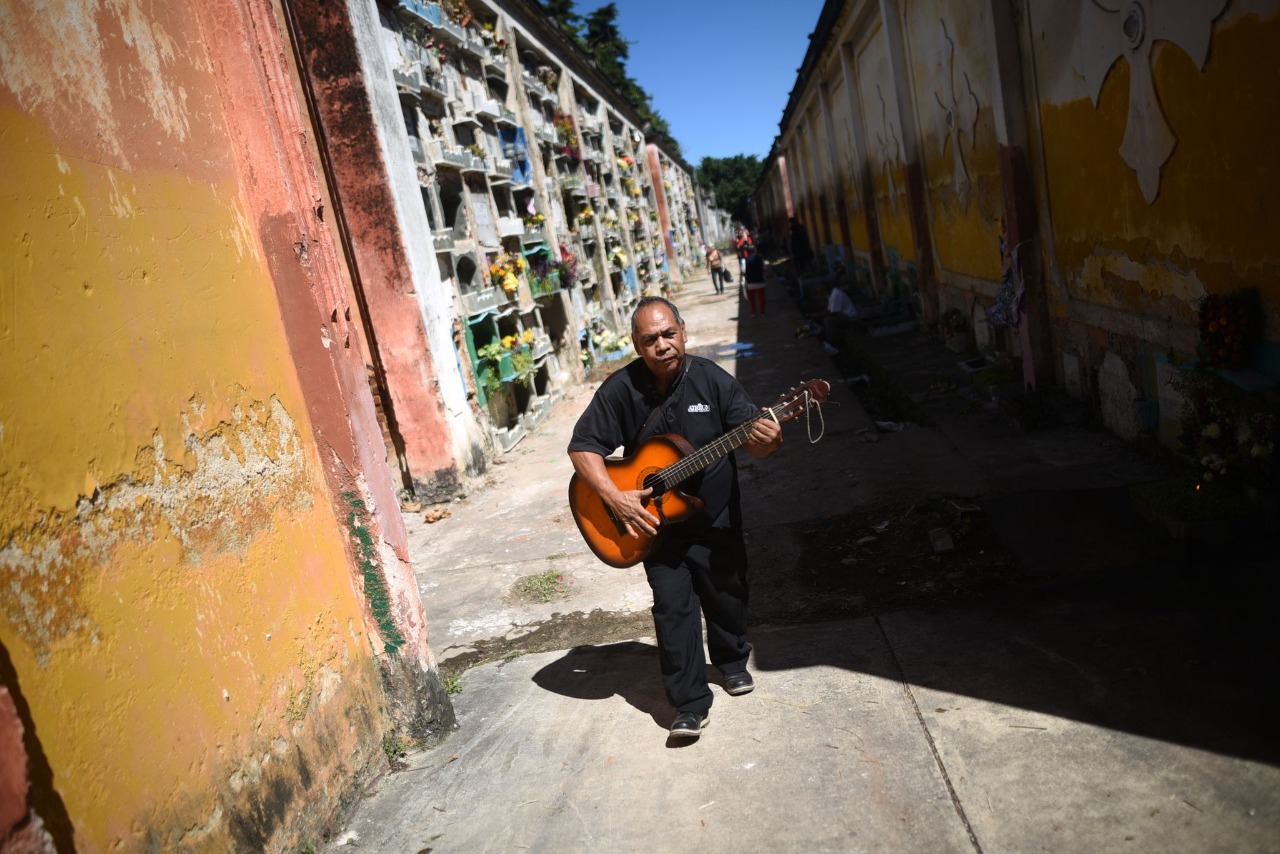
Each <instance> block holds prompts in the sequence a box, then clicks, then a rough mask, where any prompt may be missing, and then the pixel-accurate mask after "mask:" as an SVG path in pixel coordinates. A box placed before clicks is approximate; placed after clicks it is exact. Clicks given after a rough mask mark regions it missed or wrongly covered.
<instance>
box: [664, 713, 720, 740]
mask: <svg viewBox="0 0 1280 854" xmlns="http://www.w3.org/2000/svg"><path fill="white" fill-rule="evenodd" d="M710 721H711V715H710V714H704V715H699V714H698V713H697V712H681V713H680V714H678V715H676V719H675V721H674V722H673V723H672V724H671V737H672V738H697V737H698V736H700V735H702V728H703V727H704V726H706V725H707V724H708V723H709V722H710Z"/></svg>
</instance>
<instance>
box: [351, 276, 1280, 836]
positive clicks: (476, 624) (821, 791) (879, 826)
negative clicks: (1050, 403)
mask: <svg viewBox="0 0 1280 854" xmlns="http://www.w3.org/2000/svg"><path fill="white" fill-rule="evenodd" d="M769 300H770V305H769V315H768V316H767V317H766V318H764V319H762V320H752V319H750V318H747V319H743V320H741V321H740V320H739V319H738V317H737V307H738V306H737V303H736V300H735V299H734V297H733V296H732V295H726V296H723V297H720V296H714V295H711V287H710V283H709V282H707V281H705V280H704V281H702V282H694V283H692V284H691V285H689V286H688V288H687V290H686V292H685V293H684V294H682V295H681V298H680V300H679V302H680V305H681V307H682V310H683V311H684V312H685V314H686V317H687V319H688V323H689V327H690V330H691V342H690V344H691V346H690V350H691V351H692V352H697V353H699V354H702V355H713V356H715V357H716V358H718V359H719V360H720V361H721V363H722V364H724V365H725V366H726V367H728V368H729V369H730V370H733V371H735V372H736V374H737V375H738V376H739V377H740V378H741V379H742V381H743V382H744V384H745V385H747V387H748V390H749V391H750V392H751V393H752V395H753V397H754V398H755V399H756V400H757V402H761V403H763V402H766V401H768V400H770V399H771V398H772V397H773V396H774V395H775V394H776V393H777V392H780V391H781V390H782V389H783V388H785V387H786V386H787V385H789V384H791V383H793V382H794V381H796V380H800V379H807V378H810V377H813V376H826V377H827V378H829V379H832V380H834V379H835V377H834V376H833V375H832V374H833V368H832V365H831V363H830V361H829V360H828V359H827V358H826V357H825V356H823V355H822V354H821V351H820V348H819V347H818V345H817V343H816V342H815V341H813V340H812V339H797V338H796V337H795V335H794V334H793V333H794V330H795V328H796V327H797V326H798V325H799V322H800V318H799V315H798V313H797V312H796V310H795V308H794V307H793V306H792V305H791V304H790V303H789V301H788V300H787V299H786V296H785V291H784V290H783V289H782V288H781V287H780V286H778V285H774V286H771V287H770V293H769ZM875 346H876V347H877V348H879V349H878V351H877V354H876V355H877V358H878V359H880V360H881V363H882V364H883V365H885V367H886V368H888V369H891V370H897V371H899V372H900V373H901V374H902V375H903V376H904V377H905V376H908V375H909V374H910V373H911V370H910V369H909V366H910V365H916V366H917V367H918V364H919V358H920V354H921V352H925V353H928V352H929V350H930V348H932V351H933V352H932V354H931V355H930V358H934V359H936V360H938V364H939V365H945V364H947V363H948V361H950V362H952V363H953V362H954V360H949V359H948V357H947V356H944V355H940V354H939V352H938V351H941V349H942V348H941V347H940V345H935V344H932V343H931V342H927V341H921V340H920V339H908V338H902V339H899V340H897V341H894V342H879V343H876V345H875ZM929 370H931V369H929ZM929 370H925V371H923V374H922V375H925V376H927V375H928V374H929ZM834 385H835V386H836V388H835V395H834V402H836V403H839V404H840V405H839V406H829V407H827V408H826V409H825V410H824V415H825V437H824V438H823V440H822V441H821V442H820V443H819V444H817V445H810V444H808V442H807V441H806V440H805V428H806V425H805V424H803V423H799V424H790V425H787V427H786V428H785V430H786V432H785V436H786V439H787V444H786V445H785V446H784V449H783V451H782V452H780V453H779V454H778V455H775V457H773V458H771V459H769V460H765V461H753V460H749V459H748V460H747V461H746V463H745V464H744V466H743V471H744V474H743V480H744V487H745V490H746V498H745V503H744V512H745V514H746V516H747V520H748V527H749V530H750V531H751V541H750V544H749V545H750V550H751V559H752V569H753V574H754V575H755V576H756V577H758V578H759V579H761V581H762V583H761V584H758V585H757V598H756V600H755V604H754V605H753V610H761V611H766V612H767V611H769V609H770V606H772V605H776V604H778V603H777V602H770V601H768V600H769V599H770V598H773V599H784V600H786V601H792V600H794V599H796V598H798V597H803V596H805V595H808V594H809V588H810V587H811V586H812V585H811V584H809V582H807V581H806V579H807V578H808V574H807V570H806V567H805V566H804V565H803V564H802V561H801V560H800V559H799V558H798V555H799V554H800V551H801V548H802V546H803V543H804V541H805V539H806V537H808V536H810V535H811V534H812V529H813V527H814V526H815V525H819V524H822V521H821V520H824V519H830V518H836V517H838V516H839V515H840V514H842V513H845V512H848V511H851V510H853V509H856V508H858V507H860V506H863V505H866V504H869V503H875V502H882V501H887V500H893V499H897V498H902V497H912V496H924V495H957V496H968V497H972V498H977V499H978V500H981V501H983V503H984V506H985V508H986V510H987V513H988V515H989V516H990V517H991V518H992V521H993V524H996V525H997V527H998V528H999V529H1000V530H1001V535H1002V538H1004V539H1005V540H1006V541H1007V542H1008V543H1009V548H1011V549H1012V550H1013V551H1014V552H1015V553H1016V554H1017V555H1018V557H1019V560H1020V562H1021V563H1022V564H1023V565H1024V567H1025V568H1027V570H1028V571H1027V572H1026V574H1025V577H1022V578H1020V579H1016V580H1015V581H1016V583H1011V584H1010V585H1008V587H1007V588H1004V589H1001V590H998V591H995V592H993V593H991V594H989V595H985V596H982V597H976V598H973V599H971V600H966V601H965V602H964V603H963V604H960V605H957V606H952V607H946V608H934V609H931V610H930V611H927V612H926V611H923V610H918V609H906V610H897V611H892V612H889V613H883V614H873V615H871V616H867V617H864V618H860V619H853V620H844V621H833V622H787V621H784V620H775V621H773V622H771V623H769V624H762V625H759V626H758V627H757V628H756V629H755V630H754V631H753V633H752V642H753V644H754V647H755V652H754V655H753V661H752V669H753V671H754V672H755V674H756V676H757V682H758V686H759V687H758V688H757V689H756V691H755V692H753V693H751V694H748V695H745V696H740V697H728V696H727V695H725V694H724V693H723V692H722V691H721V690H719V689H717V692H716V701H715V706H714V708H713V709H712V712H711V716H712V720H711V725H710V726H709V728H708V729H707V730H706V732H705V733H704V735H703V736H702V738H701V739H699V740H697V741H696V742H692V743H683V744H680V743H671V742H668V740H667V739H666V727H667V725H668V724H669V723H670V719H671V717H672V711H671V710H670V708H669V707H667V705H666V702H665V699H664V697H663V696H662V689H661V684H660V680H659V677H658V664H657V658H656V648H655V646H654V643H653V640H652V639H651V638H649V637H646V636H645V634H646V629H639V630H636V631H634V634H633V635H632V636H630V637H628V638H627V639H625V640H622V641H621V642H617V643H609V644H602V645H595V646H576V647H573V648H569V649H557V650H554V651H548V652H540V653H536V654H529V655H522V656H518V657H512V658H510V659H508V660H497V661H492V662H490V663H487V664H483V665H481V666H477V667H474V668H472V669H470V670H468V671H467V672H466V673H464V674H463V675H462V677H461V685H462V688H463V690H462V692H461V693H460V694H458V695H456V696H455V697H454V703H455V709H456V711H457V714H458V730H457V731H456V732H455V733H454V734H453V735H452V736H451V737H449V738H448V739H447V740H445V741H444V742H443V743H442V744H440V745H439V746H437V747H435V748H433V749H430V750H426V751H421V752H418V753H415V754H413V755H411V756H409V757H408V758H407V766H408V767H407V768H405V769H404V770H401V771H398V772H396V773H393V774H390V775H388V776H386V777H384V778H383V779H382V780H381V781H380V782H379V784H378V785H377V786H376V788H375V789H374V791H372V792H371V793H370V794H369V797H368V798H366V799H365V801H364V802H363V803H362V804H361V805H360V806H359V808H358V809H357V810H356V812H355V814H354V815H353V817H352V818H351V820H350V822H349V824H348V827H347V828H346V830H345V832H344V833H342V834H340V835H338V836H336V837H335V838H334V839H333V840H332V842H331V843H330V844H331V847H332V848H339V847H341V848H342V849H343V850H348V849H347V846H353V847H355V848H358V849H359V850H368V851H387V852H418V851H437V852H445V851H458V852H474V851H514V850H534V851H659V850H670V851H713V852H714V851H726V852H727V851H743V850H745V851H766V850H767V851H800V850H804V851H886V850H887V851H987V852H994V851H1019V852H1020V851H1029V850H1050V851H1088V852H1094V851H1126V852H1130V851H1187V852H1193V851H1194V852H1199V851H1275V850H1280V845H1278V844H1277V842H1276V840H1277V839H1280V744H1278V743H1277V739H1276V737H1275V735H1274V727H1273V725H1272V718H1273V717H1274V716H1273V715H1272V714H1270V713H1269V712H1268V711H1267V707H1265V706H1264V705H1263V696H1264V693H1265V691H1264V688H1265V685H1266V684H1267V683H1268V682H1270V681H1271V680H1272V679H1273V677H1274V672H1275V665H1274V661H1275V659H1274V641H1273V640H1272V636H1273V634H1274V633H1273V632H1271V631H1269V624H1270V620H1271V614H1272V613H1273V612H1274V606H1275V601H1274V587H1273V586H1267V585H1266V584H1265V583H1264V582H1262V581H1259V580H1258V578H1255V577H1253V576H1250V575H1249V574H1248V572H1247V568H1242V567H1239V566H1234V565H1233V566H1226V565H1222V566H1215V565H1212V556H1209V557H1208V558H1207V561H1208V563H1209V564H1210V565H1208V566H1203V567H1201V566H1199V564H1196V563H1194V562H1193V563H1191V564H1188V563H1187V562H1185V561H1184V562H1181V563H1176V562H1175V563H1170V562H1169V561H1170V560H1172V558H1171V557H1170V555H1169V554H1168V553H1167V550H1162V549H1161V547H1160V546H1159V544H1158V543H1156V542H1155V541H1153V539H1152V538H1151V537H1150V535H1148V534H1146V533H1145V531H1136V529H1134V527H1133V523H1132V520H1131V518H1130V517H1131V514H1128V515H1126V513H1127V507H1124V506H1118V505H1115V503H1114V502H1115V501H1116V500H1117V499H1116V498H1115V496H1116V495H1118V494H1120V493H1118V492H1117V489H1118V488H1119V487H1120V486H1122V485H1123V484H1124V483H1125V482H1133V481H1134V480H1141V479H1143V478H1144V477H1149V476H1150V466H1149V464H1148V463H1147V462H1145V461H1144V460H1143V459H1142V458H1141V457H1139V456H1137V455H1134V454H1132V453H1131V452H1130V451H1129V450H1128V449H1127V448H1125V447H1124V446H1123V445H1121V444H1120V443H1118V442H1116V441H1115V440H1112V439H1110V438H1108V437H1106V436H1105V435H1103V434H1098V433H1093V432H1090V431H1088V430H1084V429H1083V428H1062V429H1059V430H1053V431H1046V432H1044V433H1040V434H1030V435H1027V436H1021V438H1019V436H1020V434H1017V433H1016V431H1013V430H1010V429H1009V428H1008V427H1007V425H1004V424H1002V423H999V422H998V420H997V419H994V418H993V419H990V420H989V422H988V421H985V420H984V418H983V415H982V413H976V414H975V417H974V418H970V419H969V420H964V419H962V418H960V417H958V416H957V417H956V418H954V419H951V418H950V417H949V416H947V413H946V412H945V411H943V410H942V409H939V408H938V407H941V404H939V403H937V402H936V401H934V402H932V403H931V402H930V401H928V400H925V401H924V402H925V405H926V406H934V408H935V409H938V411H937V412H936V413H935V412H931V414H932V415H933V417H934V420H935V421H936V422H938V425H939V426H938V429H925V428H914V429H912V428H907V429H904V430H903V431H902V432H893V433H885V434H879V433H878V432H876V431H875V430H874V427H873V425H872V424H871V421H870V419H868V417H867V415H866V413H865V412H864V411H863V410H862V408H861V407H860V406H859V405H858V403H857V401H856V400H855V399H854V398H853V397H852V395H850V394H849V392H848V390H847V388H846V386H845V385H844V384H843V383H834ZM592 390H593V389H581V390H578V391H575V392H574V393H573V394H572V395H571V397H570V398H569V400H567V401H566V402H565V403H563V404H561V406H560V407H559V408H558V410H557V411H556V412H555V414H554V415H553V416H552V418H551V419H550V420H549V422H548V423H547V424H546V425H544V426H543V428H541V430H540V431H539V433H538V434H536V435H534V436H530V437H528V438H527V439H525V440H524V442H522V444H521V445H520V446H519V447H518V448H517V450H516V451H515V452H514V453H513V454H509V455H508V457H507V459H506V461H505V462H504V464H502V465H500V466H497V467H495V469H494V471H493V474H492V476H491V477H490V478H489V479H488V482H487V483H486V484H484V486H483V488H481V489H478V490H477V491H476V492H475V493H474V494H472V495H471V496H469V497H468V499H467V500H466V501H465V502H461V503H458V504H456V505H454V506H453V507H452V514H451V515H450V516H449V517H448V518H446V519H444V520H442V521H439V522H436V523H434V524H430V525H428V524H426V523H424V522H422V521H421V520H420V519H418V518H416V517H415V518H414V519H413V520H411V533H412V537H413V540H412V542H413V548H414V560H415V566H417V567H418V569H419V579H420V583H421V585H422V590H423V595H424V599H425V601H426V603H427V609H428V615H429V617H430V619H431V621H432V623H431V624H432V627H433V641H432V645H433V648H434V649H435V650H436V652H437V654H438V655H439V656H440V657H441V658H442V660H445V661H448V660H449V659H452V658H456V657H457V656H458V655H461V654H465V653H466V652H468V651H469V650H472V649H474V648H475V645H476V644H478V643H480V642H482V641H485V640H488V639H492V638H494V637H519V636H521V635H523V634H526V633H529V632H534V631H537V630H538V628H539V627H540V626H543V625H545V623H546V622H547V621H548V620H549V619H550V618H551V617H552V614H553V613H556V612H559V613H561V614H568V613H570V612H584V611H591V610H593V609H599V610H600V612H601V613H602V614H604V615H608V616H611V617H614V618H617V619H619V620H628V619H629V620H630V622H626V623H625V625H627V626H632V627H635V626H645V623H644V621H643V617H644V613H645V612H646V611H647V609H648V607H649V604H650V601H649V593H648V589H647V586H646V585H645V583H644V578H643V573H642V572H641V571H640V570H639V569H631V570H614V569H610V568H607V567H603V566H602V565H600V564H599V563H598V562H597V561H595V560H594V558H592V557H591V556H590V554H589V552H587V550H586V548H585V547H584V546H583V545H581V543H580V542H579V540H578V537H577V533H576V529H575V528H574V526H573V522H572V519H571V518H570V517H569V515H568V512H567V510H566V508H565V500H564V489H565V485H566V483H567V481H568V477H569V473H570V471H571V468H570V466H569V463H568V460H567V458H566V456H565V454H564V447H565V444H566V443H567V438H568V434H569V431H570V430H571V429H572V423H573V421H574V420H575V419H576V416H577V412H578V411H580V408H581V406H582V405H583V404H584V403H585V401H586V400H587V399H588V396H589V394H590V393H591V391H592ZM935 404H936V406H935ZM939 415H941V416H945V417H941V418H939V417H938V416H939ZM810 426H811V427H812V428H813V429H814V431H815V432H816V431H817V429H818V425H817V423H816V422H815V423H813V424H811V425H810ZM1055 434H1057V435H1056V436H1055ZM1121 505H1123V501H1122V500H1121ZM1106 520H1110V524H1109V526H1108V525H1107V524H1104V523H1105V522H1106ZM1081 526H1092V527H1094V528H1097V530H1098V531H1099V533H1097V534H1096V536H1093V537H1090V536H1089V531H1087V530H1084V529H1083V528H1082V527H1081ZM1140 542H1146V543H1149V544H1150V545H1151V549H1146V548H1139V547H1138V546H1135V545H1134V543H1140ZM1073 543H1074V545H1073ZM1135 549H1137V550H1136V551H1135ZM1093 555H1103V556H1106V558H1107V559H1106V560H1102V559H1101V558H1099V559H1098V560H1093V561H1092V562H1091V561H1090V560H1089V558H1090V556H1093ZM547 567H555V568H556V569H557V570H559V571H560V572H561V573H562V574H563V575H564V576H565V577H566V578H567V579H568V580H569V581H571V582H572V584H571V585H570V593H569V596H568V598H566V599H563V600H559V601H556V602H552V603H547V604H522V603H520V602H518V601H516V600H514V599H512V598H511V596H510V588H511V586H512V584H514V583H515V581H516V580H517V579H519V578H520V577H522V576H526V575H530V574H536V573H538V572H541V571H543V570H544V569H545V568H547ZM1227 572H1232V573H1235V575H1233V576H1231V579H1234V580H1228V579H1227V577H1226V575H1225V573H1227ZM1208 577H1212V578H1214V579H1215V581H1216V582H1217V583H1215V584H1213V585H1206V584H1205V583H1204V582H1205V580H1206V578H1208ZM1271 577H1274V576H1271ZM1268 596H1270V597H1272V598H1270V599H1268V598H1267V597H1268Z"/></svg>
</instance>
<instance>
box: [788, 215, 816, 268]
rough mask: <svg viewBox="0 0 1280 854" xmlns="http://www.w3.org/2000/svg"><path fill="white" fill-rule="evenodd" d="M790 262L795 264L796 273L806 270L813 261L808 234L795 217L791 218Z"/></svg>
mask: <svg viewBox="0 0 1280 854" xmlns="http://www.w3.org/2000/svg"><path fill="white" fill-rule="evenodd" d="M791 260H792V261H794V262H795V265H796V272H797V273H800V272H803V271H804V270H806V269H808V267H809V264H810V263H811V262H812V261H813V247H812V246H810V245H809V232H808V231H807V230H806V229H805V227H804V224H803V223H802V222H800V220H798V219H796V218H795V217H792V218H791Z"/></svg>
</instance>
